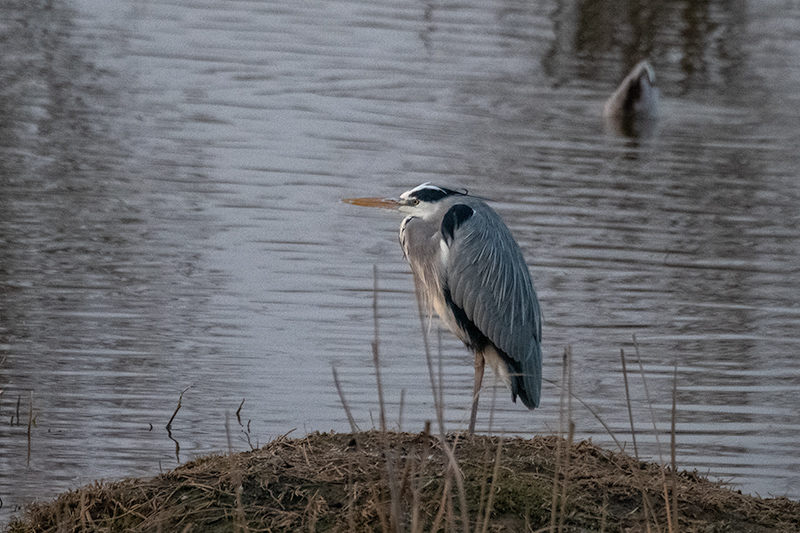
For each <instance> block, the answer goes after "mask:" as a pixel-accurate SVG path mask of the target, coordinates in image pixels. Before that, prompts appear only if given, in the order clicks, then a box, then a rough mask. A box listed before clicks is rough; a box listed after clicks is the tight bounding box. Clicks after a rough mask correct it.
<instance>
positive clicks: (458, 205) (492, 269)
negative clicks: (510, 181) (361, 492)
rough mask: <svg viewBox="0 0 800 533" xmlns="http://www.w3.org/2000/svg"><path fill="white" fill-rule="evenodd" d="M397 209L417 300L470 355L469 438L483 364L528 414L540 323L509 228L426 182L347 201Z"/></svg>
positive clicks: (538, 363) (537, 376)
mask: <svg viewBox="0 0 800 533" xmlns="http://www.w3.org/2000/svg"><path fill="white" fill-rule="evenodd" d="M345 201H346V202H349V203H351V204H355V205H361V206H367V207H383V208H389V209H396V210H399V211H401V212H403V213H406V214H407V216H406V217H405V219H404V220H403V222H402V223H401V224H400V245H401V247H402V248H403V253H404V255H405V257H406V259H407V260H408V263H409V264H410V266H411V271H412V273H413V275H414V281H415V285H416V289H417V292H418V294H419V295H420V296H421V298H422V301H423V302H424V303H425V304H426V305H427V306H428V310H429V312H430V311H431V310H433V311H436V314H437V315H439V317H440V319H441V321H442V323H443V324H444V325H445V326H447V328H448V329H450V331H452V332H453V333H454V334H455V335H456V336H457V337H458V338H459V339H461V341H463V342H464V344H465V345H466V346H467V348H469V349H470V350H471V351H472V352H473V353H474V355H475V385H474V391H473V399H472V412H471V416H470V422H469V432H470V433H474V431H475V420H476V418H477V411H478V397H479V394H480V389H481V383H482V380H483V373H484V368H485V365H486V363H489V365H490V366H491V367H492V370H493V371H494V374H495V376H497V377H498V378H499V379H500V380H501V381H503V382H504V383H505V384H506V386H507V387H508V388H509V389H511V399H512V401H514V402H516V399H517V397H519V398H520V400H522V403H523V404H524V405H525V406H526V407H528V408H529V409H534V408H535V407H538V405H539V397H540V394H541V387H542V349H541V340H542V318H541V312H540V310H539V300H538V298H537V297H536V290H535V289H534V286H533V282H532V281H531V276H530V272H529V270H528V266H527V264H526V263H525V259H524V257H523V255H522V251H521V250H520V248H519V245H518V244H517V242H516V241H515V240H514V237H513V236H512V235H511V232H510V231H509V229H508V227H506V225H505V224H504V223H503V221H502V219H501V218H500V216H499V215H498V214H497V213H495V212H494V211H493V210H492V209H491V208H490V207H489V206H488V205H487V204H486V203H485V202H484V201H483V200H482V199H480V198H478V197H476V196H470V195H468V194H467V193H466V192H463V193H462V192H458V191H454V190H451V189H447V188H444V187H437V186H434V185H431V184H429V183H423V184H422V185H419V186H418V187H415V188H413V189H411V190H408V191H406V192H404V193H403V194H401V195H400V197H399V198H352V199H347V200H345Z"/></svg>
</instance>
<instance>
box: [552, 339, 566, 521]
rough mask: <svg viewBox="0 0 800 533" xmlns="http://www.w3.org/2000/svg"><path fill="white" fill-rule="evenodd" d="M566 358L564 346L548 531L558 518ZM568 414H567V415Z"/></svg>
mask: <svg viewBox="0 0 800 533" xmlns="http://www.w3.org/2000/svg"><path fill="white" fill-rule="evenodd" d="M568 359H569V348H568V347H567V348H564V355H563V356H562V358H561V392H560V394H559V399H558V401H559V407H558V413H559V416H558V440H557V441H556V464H555V468H554V472H553V496H552V499H551V501H550V531H551V532H553V531H555V530H556V524H557V519H558V502H559V499H558V495H559V492H560V491H559V487H560V483H561V482H560V481H559V475H560V474H561V462H562V453H563V448H564V445H563V435H564V412H565V407H564V405H565V403H566V402H567V389H568V387H567V386H566V385H567V380H568V379H569V378H568V374H569V370H568V364H569V363H568ZM567 416H569V415H567Z"/></svg>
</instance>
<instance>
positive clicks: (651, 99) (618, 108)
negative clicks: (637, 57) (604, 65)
mask: <svg viewBox="0 0 800 533" xmlns="http://www.w3.org/2000/svg"><path fill="white" fill-rule="evenodd" d="M658 97H659V91H658V88H657V87H656V71H655V69H653V66H652V65H651V64H650V62H649V61H647V60H643V61H639V62H638V63H637V64H636V65H635V66H634V67H633V68H632V69H631V71H630V72H629V73H628V75H627V76H625V79H623V80H622V82H621V83H620V84H619V87H617V90H616V91H614V93H613V94H612V95H611V96H610V97H609V98H608V100H606V103H605V106H604V107H603V115H605V117H606V118H614V119H616V120H627V121H630V120H632V119H653V118H655V117H656V115H657V114H658Z"/></svg>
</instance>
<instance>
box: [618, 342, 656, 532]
mask: <svg viewBox="0 0 800 533" xmlns="http://www.w3.org/2000/svg"><path fill="white" fill-rule="evenodd" d="M619 356H620V359H621V361H622V379H623V381H624V383H625V401H626V403H627V405H628V419H629V420H630V424H631V440H632V441H633V454H634V459H635V460H636V462H637V463H638V462H639V448H638V446H637V445H636V428H635V427H634V423H633V403H632V402H631V394H630V387H629V385H628V365H627V363H626V359H625V350H623V349H620V350H619ZM631 466H632V468H631V471H632V472H633V476H634V479H635V480H636V484H637V485H639V488H640V490H641V491H642V514H644V521H645V523H646V524H647V530H648V531H649V530H650V517H651V515H652V516H653V520H654V521H655V512H654V511H653V509H652V506H651V504H650V498H649V497H648V496H647V488H646V487H645V484H644V482H643V481H642V480H641V476H640V474H639V469H638V468H635V467H633V465H631ZM656 529H658V530H659V531H660V528H659V527H658V524H657V523H656Z"/></svg>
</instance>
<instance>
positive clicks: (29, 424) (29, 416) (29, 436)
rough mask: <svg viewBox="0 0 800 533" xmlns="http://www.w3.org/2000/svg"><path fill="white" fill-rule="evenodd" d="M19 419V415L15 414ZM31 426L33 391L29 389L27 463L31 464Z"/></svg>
mask: <svg viewBox="0 0 800 533" xmlns="http://www.w3.org/2000/svg"><path fill="white" fill-rule="evenodd" d="M17 421H19V415H17ZM31 426H33V391H31V402H30V404H29V405H28V464H27V466H31Z"/></svg>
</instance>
